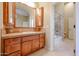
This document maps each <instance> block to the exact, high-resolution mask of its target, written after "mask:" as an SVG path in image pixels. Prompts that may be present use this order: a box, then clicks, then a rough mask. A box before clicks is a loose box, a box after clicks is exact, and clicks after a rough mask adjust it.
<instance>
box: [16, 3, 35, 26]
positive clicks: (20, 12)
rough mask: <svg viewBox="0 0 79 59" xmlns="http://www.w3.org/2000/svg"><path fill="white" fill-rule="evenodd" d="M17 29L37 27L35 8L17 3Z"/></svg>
mask: <svg viewBox="0 0 79 59" xmlns="http://www.w3.org/2000/svg"><path fill="white" fill-rule="evenodd" d="M15 22H16V23H15V25H16V27H35V8H32V7H30V6H27V5H25V4H24V3H20V2H17V3H16V21H15Z"/></svg>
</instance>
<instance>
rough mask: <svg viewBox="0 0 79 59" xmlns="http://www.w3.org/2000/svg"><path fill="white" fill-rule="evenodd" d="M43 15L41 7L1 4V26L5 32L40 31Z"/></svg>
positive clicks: (14, 3) (10, 3) (13, 3)
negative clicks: (16, 30)
mask: <svg viewBox="0 0 79 59" xmlns="http://www.w3.org/2000/svg"><path fill="white" fill-rule="evenodd" d="M43 14H44V8H43V7H40V8H37V7H35V8H33V7H30V6H28V5H27V4H24V3H22V2H4V3H3V15H4V17H3V25H4V27H5V30H6V31H7V30H8V31H7V32H9V31H10V30H13V29H16V28H18V30H19V28H20V29H28V30H29V29H30V30H31V29H33V30H35V31H40V30H41V29H42V27H43V16H44V15H43ZM5 15H7V16H5Z"/></svg>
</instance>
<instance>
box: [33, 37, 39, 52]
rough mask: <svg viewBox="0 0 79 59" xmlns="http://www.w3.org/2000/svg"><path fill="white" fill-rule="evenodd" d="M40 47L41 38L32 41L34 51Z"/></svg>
mask: <svg viewBox="0 0 79 59" xmlns="http://www.w3.org/2000/svg"><path fill="white" fill-rule="evenodd" d="M37 49H39V38H38V39H34V40H33V41H32V51H36V50H37Z"/></svg>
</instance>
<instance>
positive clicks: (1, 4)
mask: <svg viewBox="0 0 79 59" xmlns="http://www.w3.org/2000/svg"><path fill="white" fill-rule="evenodd" d="M2 21H3V3H1V2H0V54H1V29H2V27H3V26H2Z"/></svg>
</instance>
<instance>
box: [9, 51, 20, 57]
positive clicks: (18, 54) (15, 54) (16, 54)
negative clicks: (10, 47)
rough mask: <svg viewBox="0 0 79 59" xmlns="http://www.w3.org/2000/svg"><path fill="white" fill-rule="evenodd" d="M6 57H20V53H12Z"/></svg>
mask: <svg viewBox="0 0 79 59" xmlns="http://www.w3.org/2000/svg"><path fill="white" fill-rule="evenodd" d="M8 56H21V52H20V51H18V52H14V53H12V54H10V55H8Z"/></svg>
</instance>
